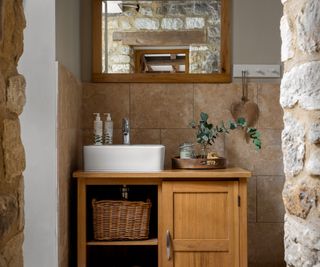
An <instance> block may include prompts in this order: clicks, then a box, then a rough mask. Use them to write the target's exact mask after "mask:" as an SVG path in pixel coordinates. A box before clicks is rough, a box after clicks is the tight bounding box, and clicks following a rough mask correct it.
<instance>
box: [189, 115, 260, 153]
mask: <svg viewBox="0 0 320 267" xmlns="http://www.w3.org/2000/svg"><path fill="white" fill-rule="evenodd" d="M208 118H209V116H208V114H207V113H204V112H201V113H200V122H199V124H197V123H196V122H195V121H192V122H191V127H192V128H194V129H197V143H199V144H201V146H202V147H204V148H206V147H207V146H208V145H212V144H213V143H214V142H215V139H216V138H217V137H218V135H219V134H229V133H230V131H232V130H235V129H237V128H241V129H243V130H245V131H246V133H247V134H248V136H249V137H250V139H252V143H253V144H254V145H255V147H256V149H257V150H259V149H261V140H260V132H259V131H258V130H257V129H256V128H253V127H248V125H247V122H246V120H245V119H244V118H238V119H237V120H236V121H230V120H229V121H228V122H227V123H224V122H223V121H222V122H221V123H220V124H218V125H213V124H212V123H209V122H208Z"/></svg>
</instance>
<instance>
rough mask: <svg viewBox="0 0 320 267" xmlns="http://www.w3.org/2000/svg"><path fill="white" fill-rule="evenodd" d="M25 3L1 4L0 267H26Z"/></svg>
mask: <svg viewBox="0 0 320 267" xmlns="http://www.w3.org/2000/svg"><path fill="white" fill-rule="evenodd" d="M24 27H25V19H24V13H23V6H22V0H0V266H1V267H18V266H23V256H22V243H23V227H24V198H23V176H22V171H23V170H24V168H25V156H24V149H23V145H22V143H21V139H20V122H19V117H18V116H19V115H20V114H21V112H22V109H23V106H24V104H25V92H24V90H25V80H24V77H23V76H22V75H19V74H18V72H17V64H18V60H19V58H20V56H21V54H22V51H23V29H24Z"/></svg>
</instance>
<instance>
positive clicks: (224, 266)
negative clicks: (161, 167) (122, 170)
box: [161, 181, 239, 267]
mask: <svg viewBox="0 0 320 267" xmlns="http://www.w3.org/2000/svg"><path fill="white" fill-rule="evenodd" d="M162 203H163V206H162V227H161V229H162V242H161V243H162V245H161V248H162V249H161V251H162V266H163V267H173V266H174V267H238V266H239V208H238V182H237V181H199V182H198V181H195V182H193V181H190V182H163V198H162Z"/></svg>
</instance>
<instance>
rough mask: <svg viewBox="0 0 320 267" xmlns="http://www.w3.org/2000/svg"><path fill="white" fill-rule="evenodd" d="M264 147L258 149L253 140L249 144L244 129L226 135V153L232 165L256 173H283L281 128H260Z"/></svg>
mask: <svg viewBox="0 0 320 267" xmlns="http://www.w3.org/2000/svg"><path fill="white" fill-rule="evenodd" d="M259 131H260V132H261V135H262V137H261V140H262V149H261V150H259V151H257V150H256V149H255V147H254V145H253V144H252V143H251V141H250V142H249V143H248V144H247V142H246V141H245V139H244V133H243V131H242V130H235V131H233V132H232V133H231V134H228V135H226V139H225V140H226V141H225V154H226V157H227V159H228V162H229V163H230V165H232V166H239V167H242V168H245V169H248V170H250V171H252V172H253V174H254V175H283V161H282V151H281V145H280V141H281V139H280V136H281V130H272V129H259Z"/></svg>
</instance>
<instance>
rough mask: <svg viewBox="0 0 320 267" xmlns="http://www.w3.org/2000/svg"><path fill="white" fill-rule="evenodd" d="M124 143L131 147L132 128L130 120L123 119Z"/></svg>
mask: <svg viewBox="0 0 320 267" xmlns="http://www.w3.org/2000/svg"><path fill="white" fill-rule="evenodd" d="M122 143H123V144H124V145H130V126H129V119H128V118H124V119H122Z"/></svg>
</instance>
